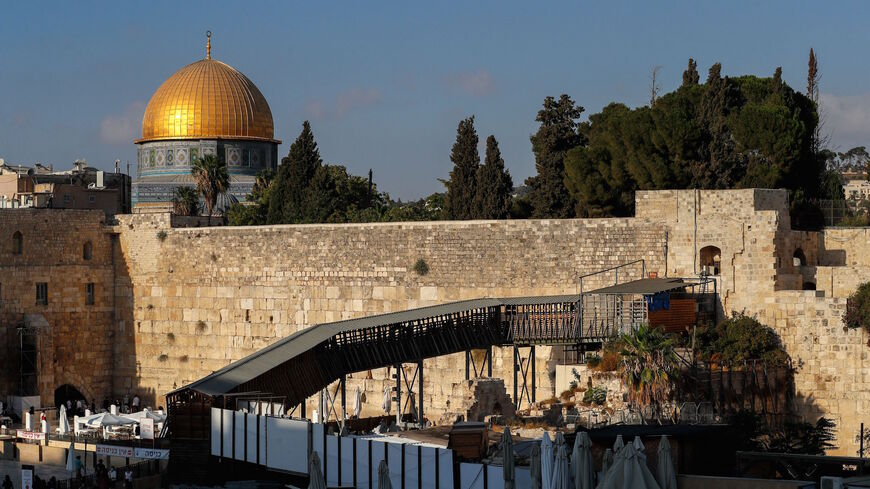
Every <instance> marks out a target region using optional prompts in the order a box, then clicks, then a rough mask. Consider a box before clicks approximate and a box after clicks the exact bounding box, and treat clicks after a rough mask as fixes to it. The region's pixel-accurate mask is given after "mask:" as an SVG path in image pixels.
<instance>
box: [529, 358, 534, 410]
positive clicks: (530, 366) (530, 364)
mask: <svg viewBox="0 0 870 489" xmlns="http://www.w3.org/2000/svg"><path fill="white" fill-rule="evenodd" d="M529 375H531V376H532V402H533V403H534V402H535V345H532V347H531V349H530V351H529Z"/></svg>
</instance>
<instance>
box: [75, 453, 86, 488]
mask: <svg viewBox="0 0 870 489" xmlns="http://www.w3.org/2000/svg"><path fill="white" fill-rule="evenodd" d="M75 468H76V479H78V480H79V482H81V480H82V479H84V477H85V464H83V463H82V456H81V455H76V463H75Z"/></svg>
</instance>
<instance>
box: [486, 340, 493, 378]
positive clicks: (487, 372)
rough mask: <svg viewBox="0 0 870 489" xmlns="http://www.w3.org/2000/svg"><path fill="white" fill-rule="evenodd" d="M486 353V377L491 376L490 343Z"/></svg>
mask: <svg viewBox="0 0 870 489" xmlns="http://www.w3.org/2000/svg"><path fill="white" fill-rule="evenodd" d="M486 354H487V355H489V362H487V364H486V375H487V377H489V378H492V345H489V349H488V350H487V351H486Z"/></svg>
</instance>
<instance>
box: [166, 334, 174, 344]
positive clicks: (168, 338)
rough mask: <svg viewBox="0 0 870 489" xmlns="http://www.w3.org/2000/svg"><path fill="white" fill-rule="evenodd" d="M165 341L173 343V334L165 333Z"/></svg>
mask: <svg viewBox="0 0 870 489" xmlns="http://www.w3.org/2000/svg"><path fill="white" fill-rule="evenodd" d="M166 339H167V340H169V341H170V342H172V341H175V333H166Z"/></svg>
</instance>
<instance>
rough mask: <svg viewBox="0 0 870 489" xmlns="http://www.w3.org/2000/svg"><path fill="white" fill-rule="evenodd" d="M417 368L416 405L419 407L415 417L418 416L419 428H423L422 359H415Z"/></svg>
mask: <svg viewBox="0 0 870 489" xmlns="http://www.w3.org/2000/svg"><path fill="white" fill-rule="evenodd" d="M417 370H419V374H418V377H419V382H420V387H418V388H417V405H418V406H419V408H418V409H417V417H418V418H419V419H418V420H417V422H418V423H419V425H420V429H421V430H422V429H423V360H422V359H420V360H417Z"/></svg>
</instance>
